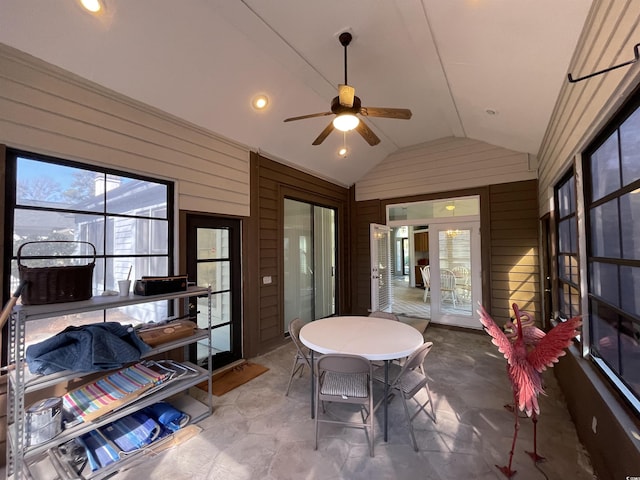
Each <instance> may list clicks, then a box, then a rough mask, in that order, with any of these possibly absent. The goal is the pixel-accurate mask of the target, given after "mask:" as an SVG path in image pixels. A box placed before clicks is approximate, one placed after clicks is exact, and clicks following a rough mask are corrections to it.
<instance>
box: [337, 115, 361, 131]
mask: <svg viewBox="0 0 640 480" xmlns="http://www.w3.org/2000/svg"><path fill="white" fill-rule="evenodd" d="M359 124H360V119H359V118H358V117H356V116H355V115H353V114H351V113H343V114H342V115H338V116H337V117H336V118H334V119H333V126H334V127H336V128H337V129H338V130H340V131H341V132H349V131H351V130H353V129H354V128H356V127H357V126H358V125H359Z"/></svg>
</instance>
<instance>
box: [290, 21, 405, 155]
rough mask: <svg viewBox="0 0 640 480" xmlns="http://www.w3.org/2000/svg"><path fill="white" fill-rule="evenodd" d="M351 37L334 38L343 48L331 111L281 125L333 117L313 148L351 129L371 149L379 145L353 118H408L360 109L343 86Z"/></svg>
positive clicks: (377, 109)
mask: <svg viewBox="0 0 640 480" xmlns="http://www.w3.org/2000/svg"><path fill="white" fill-rule="evenodd" d="M352 39H353V37H352V36H351V33H349V32H343V33H341V34H340V36H339V37H338V40H340V44H341V45H342V46H343V47H344V84H340V85H338V96H337V97H334V98H333V100H331V111H330V112H322V113H312V114H310V115H302V116H300V117H291V118H287V119H285V120H284V121H285V122H292V121H294V120H304V119H305V118H314V117H324V116H327V115H335V116H336V118H334V119H333V121H332V122H331V123H329V125H327V127H326V128H325V129H324V130H323V131H322V132H321V133H320V135H318V138H316V139H315V140H314V141H313V145H320V144H321V143H322V142H323V141H324V140H325V138H327V137H328V136H329V134H330V133H331V132H333V130H334V129H336V128H337V129H338V130H341V131H343V132H348V131H349V130H353V129H355V130H356V132H358V133H359V134H360V135H362V137H363V138H364V139H365V140H366V141H367V143H368V144H369V145H371V146H373V145H377V144H379V143H380V139H379V138H378V136H377V135H376V134H375V133H373V131H372V130H371V129H370V128H369V127H368V126H367V124H366V123H364V121H363V120H362V119H361V118H358V117H357V116H356V114H360V115H362V116H364V117H383V118H399V119H404V120H408V119H410V118H411V110H409V109H407V108H382V107H363V106H362V102H361V101H360V98H359V97H357V96H356V95H355V88H353V87H352V86H351V85H349V84H348V82H347V47H348V46H349V44H350V43H351V40H352Z"/></svg>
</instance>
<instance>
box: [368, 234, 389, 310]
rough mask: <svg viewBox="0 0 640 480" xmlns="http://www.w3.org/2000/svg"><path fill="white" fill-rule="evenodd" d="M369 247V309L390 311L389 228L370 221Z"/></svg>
mask: <svg viewBox="0 0 640 480" xmlns="http://www.w3.org/2000/svg"><path fill="white" fill-rule="evenodd" d="M369 235H370V249H371V311H372V312H378V311H382V312H391V311H392V308H393V288H392V285H391V271H392V268H391V267H392V259H391V244H390V238H391V228H389V227H388V226H386V225H379V224H377V223H372V224H371V225H370V227H369Z"/></svg>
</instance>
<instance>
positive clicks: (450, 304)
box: [429, 223, 480, 328]
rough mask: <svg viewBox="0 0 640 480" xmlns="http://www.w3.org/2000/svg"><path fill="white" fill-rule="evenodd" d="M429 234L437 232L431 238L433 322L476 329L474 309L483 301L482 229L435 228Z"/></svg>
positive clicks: (460, 226) (471, 226)
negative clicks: (480, 230) (481, 286)
mask: <svg viewBox="0 0 640 480" xmlns="http://www.w3.org/2000/svg"><path fill="white" fill-rule="evenodd" d="M429 230H430V231H433V230H435V232H434V233H435V235H430V241H432V242H433V243H432V245H431V248H430V251H431V252H433V253H432V254H431V258H430V265H431V268H430V270H431V272H430V273H431V278H430V283H431V285H430V286H431V298H432V302H431V318H432V320H434V321H435V322H439V323H449V324H454V325H458V326H470V327H476V328H477V327H478V323H477V320H476V319H475V308H474V305H475V304H476V302H477V300H476V299H479V298H480V293H479V289H480V272H479V270H480V269H479V267H478V264H479V253H480V248H479V243H480V241H479V239H480V237H479V225H478V224H473V223H465V224H457V225H433V224H432V225H430V229H429ZM434 253H435V255H434ZM436 255H437V256H436ZM434 256H436V258H433V257H434Z"/></svg>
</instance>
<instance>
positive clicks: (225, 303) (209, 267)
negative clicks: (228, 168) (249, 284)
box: [187, 216, 242, 368]
mask: <svg viewBox="0 0 640 480" xmlns="http://www.w3.org/2000/svg"><path fill="white" fill-rule="evenodd" d="M187 225H188V226H187V229H188V237H189V238H188V244H189V245H190V248H188V253H187V264H188V268H189V280H190V281H195V282H196V284H197V285H199V286H211V342H212V348H213V351H212V357H213V361H214V368H220V367H221V366H224V365H226V364H228V363H231V362H232V361H234V360H238V359H239V358H241V356H242V355H241V341H242V339H241V336H240V332H241V328H240V305H239V302H240V278H239V277H240V256H239V251H240V239H239V232H240V222H239V221H238V220H231V219H229V220H227V219H216V218H209V217H203V216H190V217H189V218H188V220H187ZM194 272H195V275H194ZM191 302H192V309H193V306H194V305H195V309H196V311H197V312H198V313H197V323H198V326H199V327H201V328H202V327H203V326H204V325H206V323H207V315H206V314H207V299H206V298H197V299H195V301H194V299H192V300H191ZM194 350H195V351H192V352H191V357H195V358H191V360H192V361H195V362H197V363H199V364H203V363H206V361H207V360H208V358H209V352H208V349H207V347H206V346H205V345H204V344H202V345H198V346H197V348H196V349H194Z"/></svg>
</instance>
